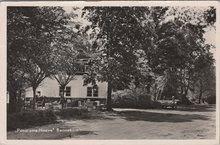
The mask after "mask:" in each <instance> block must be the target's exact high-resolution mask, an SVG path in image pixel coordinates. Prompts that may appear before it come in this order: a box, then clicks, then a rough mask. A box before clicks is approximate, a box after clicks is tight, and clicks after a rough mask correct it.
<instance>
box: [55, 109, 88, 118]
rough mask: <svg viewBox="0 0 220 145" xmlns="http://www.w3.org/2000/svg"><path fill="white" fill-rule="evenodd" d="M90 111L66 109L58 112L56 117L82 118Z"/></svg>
mask: <svg viewBox="0 0 220 145" xmlns="http://www.w3.org/2000/svg"><path fill="white" fill-rule="evenodd" d="M87 113H88V110H87V109H86V108H66V109H62V110H59V111H58V112H56V115H58V116H60V117H61V118H69V119H70V118H78V117H82V116H83V115H85V114H87Z"/></svg>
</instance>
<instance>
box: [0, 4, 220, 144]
mask: <svg viewBox="0 0 220 145" xmlns="http://www.w3.org/2000/svg"><path fill="white" fill-rule="evenodd" d="M114 3H116V4H117V2H114ZM134 3H135V2H134ZM6 11H7V12H6V14H7V16H5V18H6V20H5V23H6V27H7V30H6V46H5V47H6V57H5V58H6V60H5V63H6V82H5V89H6V91H5V93H6V94H5V98H6V99H5V100H6V101H5V102H3V103H4V104H5V106H6V107H5V108H6V109H5V112H6V117H5V119H6V121H5V122H6V127H5V128H6V130H5V132H6V139H7V140H69V141H70V140H215V139H216V138H219V137H218V136H217V132H218V131H217V130H218V128H219V126H217V125H218V123H217V122H216V121H217V113H216V111H217V108H216V107H217V104H218V103H219V102H217V100H218V99H217V97H218V96H217V94H216V92H217V90H216V88H217V87H216V83H217V82H216V77H217V73H216V66H217V61H216V60H217V39H216V37H217V34H216V33H217V32H216V31H217V21H216V19H217V16H216V15H217V7H216V6H215V5H210V6H209V5H206V6H199V5H198V6H197V5H192V6H191V5H186V6H185V5H179V6H177V5H174V6H173V5H158V6H155V5H153V6H152V5H149V6H148V5H147V2H145V5H138V6H135V5H123V4H122V5H113V6H111V5H110V6H108V5H104V6H102V5H101V6H99V5H88V4H87V5H74V4H72V5H71V4H69V5H65V6H62V5H59V6H57V5H56V6H48V5H45V6H44V5H39V6H38V5H33V6H30V5H28V6H25V5H24V6H20V5H19V6H16V5H12V6H11V5H9V6H7V7H6Z"/></svg>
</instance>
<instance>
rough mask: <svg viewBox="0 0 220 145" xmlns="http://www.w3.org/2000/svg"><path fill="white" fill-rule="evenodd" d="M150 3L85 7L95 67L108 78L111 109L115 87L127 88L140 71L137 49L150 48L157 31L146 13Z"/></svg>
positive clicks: (108, 101) (101, 78)
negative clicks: (147, 5) (143, 4)
mask: <svg viewBox="0 0 220 145" xmlns="http://www.w3.org/2000/svg"><path fill="white" fill-rule="evenodd" d="M148 13H150V11H149V8H148V7H85V8H84V13H83V16H84V18H86V19H87V20H88V21H89V22H90V23H91V25H89V26H88V27H86V30H90V31H89V32H91V33H90V36H91V39H92V41H93V48H94V50H95V52H96V53H97V54H99V55H97V56H96V57H95V58H94V59H93V63H94V65H93V66H94V70H95V72H96V73H97V78H98V80H100V81H106V82H107V83H108V87H107V110H112V107H111V93H112V89H114V88H115V89H118V88H121V89H124V88H128V86H129V85H130V83H131V80H132V77H133V76H134V75H135V73H136V72H137V67H136V66H137V61H138V56H137V53H138V50H139V49H150V48H151V44H152V43H151V42H152V38H153V37H155V36H154V32H153V31H152V28H151V24H150V21H149V20H148V18H147V14H148Z"/></svg>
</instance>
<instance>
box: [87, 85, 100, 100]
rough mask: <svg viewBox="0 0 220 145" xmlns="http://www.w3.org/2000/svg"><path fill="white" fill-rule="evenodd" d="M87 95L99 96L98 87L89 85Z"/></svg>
mask: <svg viewBox="0 0 220 145" xmlns="http://www.w3.org/2000/svg"><path fill="white" fill-rule="evenodd" d="M87 96H88V97H98V87H97V86H94V87H87Z"/></svg>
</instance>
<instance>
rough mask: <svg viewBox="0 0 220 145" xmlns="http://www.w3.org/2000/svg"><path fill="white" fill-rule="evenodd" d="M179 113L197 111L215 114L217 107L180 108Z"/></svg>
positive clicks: (192, 106) (196, 106) (193, 106)
mask: <svg viewBox="0 0 220 145" xmlns="http://www.w3.org/2000/svg"><path fill="white" fill-rule="evenodd" d="M177 110H178V111H190V112H191V111H195V112H214V111H215V110H216V106H215V105H189V106H178V109H177Z"/></svg>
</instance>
